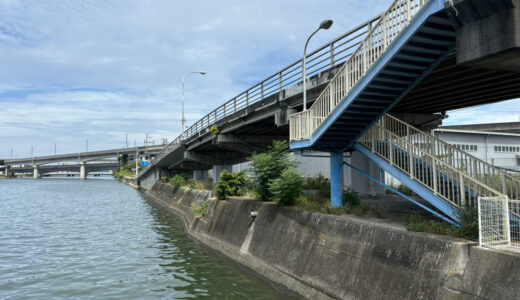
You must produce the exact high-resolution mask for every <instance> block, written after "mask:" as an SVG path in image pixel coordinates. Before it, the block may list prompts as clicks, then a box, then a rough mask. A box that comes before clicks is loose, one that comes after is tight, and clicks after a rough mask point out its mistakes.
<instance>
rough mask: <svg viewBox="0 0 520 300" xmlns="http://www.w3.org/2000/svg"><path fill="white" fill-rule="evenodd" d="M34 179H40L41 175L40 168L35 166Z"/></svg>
mask: <svg viewBox="0 0 520 300" xmlns="http://www.w3.org/2000/svg"><path fill="white" fill-rule="evenodd" d="M33 178H34V179H38V178H40V173H39V172H38V166H33Z"/></svg>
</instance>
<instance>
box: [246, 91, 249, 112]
mask: <svg viewBox="0 0 520 300" xmlns="http://www.w3.org/2000/svg"><path fill="white" fill-rule="evenodd" d="M248 108H249V90H247V91H246V114H247V111H248Z"/></svg>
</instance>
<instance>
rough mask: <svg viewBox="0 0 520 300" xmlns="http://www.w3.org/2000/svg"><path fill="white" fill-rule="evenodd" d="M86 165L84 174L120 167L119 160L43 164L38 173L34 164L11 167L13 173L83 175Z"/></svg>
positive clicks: (37, 175) (113, 169) (41, 175)
mask: <svg viewBox="0 0 520 300" xmlns="http://www.w3.org/2000/svg"><path fill="white" fill-rule="evenodd" d="M82 166H83V167H84V171H83V172H84V176H85V177H86V176H87V175H88V174H89V173H94V172H96V173H99V172H108V171H117V170H118V169H119V162H103V163H85V164H83V165H82V164H63V165H42V166H40V167H39V168H38V173H37V174H34V168H33V167H32V166H24V167H11V168H10V173H11V174H15V175H16V174H31V175H32V176H36V177H43V176H48V175H50V174H51V173H54V174H56V173H67V174H78V175H80V177H81V175H82V171H81V168H82Z"/></svg>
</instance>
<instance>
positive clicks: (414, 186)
mask: <svg viewBox="0 0 520 300" xmlns="http://www.w3.org/2000/svg"><path fill="white" fill-rule="evenodd" d="M353 148H354V149H355V150H356V151H358V152H359V153H361V154H362V155H363V156H365V157H366V158H368V159H369V160H371V161H373V162H374V163H375V164H376V165H377V166H378V167H380V168H381V169H383V170H385V171H386V172H387V173H389V174H390V175H392V176H393V177H395V178H396V179H397V180H399V181H400V182H401V183H402V184H404V185H406V186H407V187H409V188H410V189H411V190H412V191H414V192H415V193H416V194H417V195H419V196H420V197H421V198H423V199H424V200H426V201H428V203H430V204H431V205H433V206H435V207H436V208H437V209H439V210H440V211H441V212H443V213H444V214H445V215H446V216H448V217H450V218H451V219H452V220H454V221H455V222H457V223H459V222H460V221H459V210H458V208H457V207H455V206H454V205H452V204H450V203H449V202H447V201H446V200H444V199H442V198H440V197H439V196H437V195H435V194H434V193H433V192H432V191H431V190H429V189H428V188H426V187H425V186H424V185H422V184H421V183H419V182H418V181H416V180H414V179H412V178H410V176H408V174H406V173H404V172H403V171H401V170H399V169H398V168H396V167H394V166H392V165H391V164H390V163H388V162H387V161H386V160H384V159H383V158H381V157H379V156H378V155H377V154H375V153H373V152H372V151H370V150H369V149H368V148H366V147H365V146H363V145H361V144H360V143H357V142H356V143H355V144H354V146H353Z"/></svg>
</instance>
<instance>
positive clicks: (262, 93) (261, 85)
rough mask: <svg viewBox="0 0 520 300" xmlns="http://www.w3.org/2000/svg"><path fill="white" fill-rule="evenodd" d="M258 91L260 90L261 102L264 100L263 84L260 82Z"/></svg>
mask: <svg viewBox="0 0 520 300" xmlns="http://www.w3.org/2000/svg"><path fill="white" fill-rule="evenodd" d="M260 89H261V92H260V94H261V95H262V100H264V82H263V81H262V83H260Z"/></svg>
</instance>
